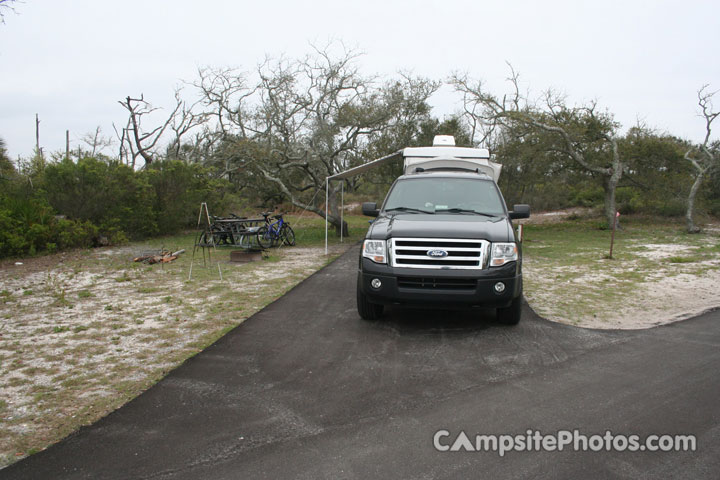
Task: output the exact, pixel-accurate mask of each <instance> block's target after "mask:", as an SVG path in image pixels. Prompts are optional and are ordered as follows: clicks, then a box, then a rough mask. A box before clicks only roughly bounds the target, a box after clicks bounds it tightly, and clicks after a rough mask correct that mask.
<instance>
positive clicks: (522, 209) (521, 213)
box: [510, 205, 530, 220]
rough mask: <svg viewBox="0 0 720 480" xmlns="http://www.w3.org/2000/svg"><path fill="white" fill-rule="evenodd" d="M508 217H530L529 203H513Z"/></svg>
mask: <svg viewBox="0 0 720 480" xmlns="http://www.w3.org/2000/svg"><path fill="white" fill-rule="evenodd" d="M510 218H511V219H513V220H515V219H517V218H530V205H513V209H512V212H510Z"/></svg>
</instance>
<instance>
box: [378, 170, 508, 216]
mask: <svg viewBox="0 0 720 480" xmlns="http://www.w3.org/2000/svg"><path fill="white" fill-rule="evenodd" d="M384 211H386V212H392V213H455V214H474V213H479V214H485V215H492V216H500V215H505V209H504V207H503V202H502V198H501V197H500V194H499V193H498V191H497V188H495V184H494V183H493V182H489V181H487V180H479V179H473V178H456V177H455V178H453V177H429V176H427V177H419V178H406V179H403V180H399V181H398V182H397V183H395V186H394V187H393V189H392V190H391V191H390V193H389V194H388V197H387V199H386V200H385V207H384Z"/></svg>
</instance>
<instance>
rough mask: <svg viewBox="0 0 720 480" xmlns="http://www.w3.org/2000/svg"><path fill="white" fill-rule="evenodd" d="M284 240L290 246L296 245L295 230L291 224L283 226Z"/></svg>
mask: <svg viewBox="0 0 720 480" xmlns="http://www.w3.org/2000/svg"><path fill="white" fill-rule="evenodd" d="M282 242H283V244H284V245H288V246H290V247H294V246H295V232H293V229H292V228H290V225H285V226H283V231H282Z"/></svg>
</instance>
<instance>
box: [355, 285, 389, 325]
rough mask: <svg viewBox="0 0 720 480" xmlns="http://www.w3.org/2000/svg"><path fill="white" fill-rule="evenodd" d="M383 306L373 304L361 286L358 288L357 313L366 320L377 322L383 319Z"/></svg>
mask: <svg viewBox="0 0 720 480" xmlns="http://www.w3.org/2000/svg"><path fill="white" fill-rule="evenodd" d="M383 310H384V306H383V305H379V304H377V303H372V302H370V301H369V300H368V298H367V296H366V295H365V294H364V293H363V291H362V289H361V288H360V285H359V284H358V286H357V311H358V314H360V317H362V318H363V319H364V320H377V319H379V318H380V317H382V314H383Z"/></svg>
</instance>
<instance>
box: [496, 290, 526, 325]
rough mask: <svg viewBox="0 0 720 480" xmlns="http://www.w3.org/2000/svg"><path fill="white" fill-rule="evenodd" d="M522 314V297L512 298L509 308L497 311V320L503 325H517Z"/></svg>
mask: <svg viewBox="0 0 720 480" xmlns="http://www.w3.org/2000/svg"><path fill="white" fill-rule="evenodd" d="M521 314H522V295H519V296H518V297H517V298H514V299H513V301H512V303H511V304H510V306H509V307H504V308H498V309H497V320H498V322H500V323H502V324H504V325H517V324H518V323H519V322H520V316H521Z"/></svg>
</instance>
